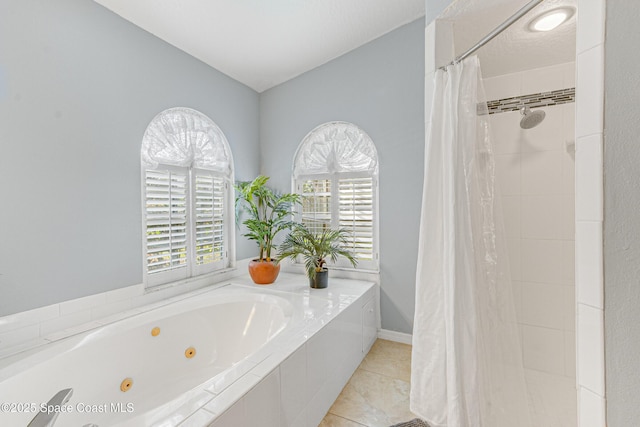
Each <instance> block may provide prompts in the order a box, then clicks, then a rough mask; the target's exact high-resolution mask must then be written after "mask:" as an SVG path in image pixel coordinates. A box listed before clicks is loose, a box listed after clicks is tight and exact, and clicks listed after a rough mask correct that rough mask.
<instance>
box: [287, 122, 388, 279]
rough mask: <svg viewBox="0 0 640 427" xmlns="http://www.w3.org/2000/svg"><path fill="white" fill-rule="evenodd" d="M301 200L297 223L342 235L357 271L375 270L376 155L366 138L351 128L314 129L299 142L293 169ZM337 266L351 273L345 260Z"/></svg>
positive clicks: (334, 124) (328, 125)
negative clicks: (346, 233)
mask: <svg viewBox="0 0 640 427" xmlns="http://www.w3.org/2000/svg"><path fill="white" fill-rule="evenodd" d="M293 182H294V191H295V192H297V193H298V194H300V195H301V196H302V204H301V206H300V207H299V208H298V211H297V220H298V221H299V222H301V223H302V224H304V225H305V226H306V227H307V228H309V229H310V230H312V231H313V232H320V231H322V230H324V229H326V228H332V229H337V228H342V229H345V230H347V232H348V234H349V238H348V239H347V246H348V247H347V249H349V250H350V251H351V252H353V253H354V254H355V255H356V258H357V259H358V266H357V267H356V268H357V269H363V270H374V271H377V270H378V268H379V267H378V241H377V238H378V237H377V236H378V222H377V221H378V218H377V215H378V213H377V195H378V156H377V152H376V149H375V145H374V144H373V141H372V140H371V138H369V136H368V135H367V134H366V133H365V132H364V131H363V130H362V129H360V128H358V127H357V126H356V125H354V124H352V123H346V122H331V123H325V124H324V125H321V126H318V127H317V128H316V129H314V130H313V131H311V132H310V133H309V134H308V135H307V136H306V137H305V139H304V140H303V141H302V143H301V144H300V146H299V147H298V151H297V152H296V156H295V159H294V164H293ZM337 266H338V267H344V268H353V267H352V266H351V264H349V262H348V261H347V260H345V259H340V260H339V261H338V262H337Z"/></svg>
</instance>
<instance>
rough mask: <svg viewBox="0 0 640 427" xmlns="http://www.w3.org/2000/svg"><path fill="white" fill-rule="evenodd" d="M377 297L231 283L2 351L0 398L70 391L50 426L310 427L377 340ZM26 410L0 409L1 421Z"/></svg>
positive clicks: (345, 290)
mask: <svg viewBox="0 0 640 427" xmlns="http://www.w3.org/2000/svg"><path fill="white" fill-rule="evenodd" d="M375 294H376V292H375V287H374V285H373V284H371V283H368V282H360V281H354V280H345V279H335V278H332V280H331V283H330V286H329V288H327V289H323V290H311V289H309V287H308V284H307V280H306V277H305V276H299V275H291V274H282V275H281V277H280V278H279V279H278V282H277V283H276V284H274V285H270V286H256V285H253V284H252V283H251V281H250V279H249V278H246V277H243V278H239V279H238V280H234V283H233V284H227V285H222V286H220V285H218V286H216V287H215V288H214V289H204V290H199V291H195V292H192V293H191V294H190V295H185V296H183V297H182V299H180V300H179V301H173V302H171V303H167V304H164V305H162V306H160V307H158V304H155V305H154V307H151V308H150V309H149V310H146V309H145V308H144V307H143V308H141V309H140V310H142V312H140V313H138V314H136V315H133V316H131V317H128V318H125V319H122V320H118V321H115V322H113V323H110V324H107V325H100V326H99V327H98V328H94V329H90V330H88V331H86V332H82V333H79V334H77V335H73V336H70V337H67V338H64V339H60V340H58V341H54V342H51V343H48V344H45V345H42V346H40V347H38V348H34V349H30V350H28V351H25V352H21V353H17V354H14V355H11V356H8V357H5V358H4V359H2V360H0V395H2V396H5V397H7V396H9V397H10V398H6V399H5V400H7V401H11V402H15V403H16V404H25V403H28V404H33V405H32V406H31V408H29V409H33V408H37V409H38V410H39V409H40V405H41V404H43V403H46V402H47V401H48V400H49V399H50V398H51V397H52V396H53V395H54V394H55V393H56V392H57V391H59V390H61V389H64V388H73V390H74V393H73V396H72V398H71V400H70V401H69V402H68V404H67V405H69V408H70V409H69V410H68V412H66V413H64V412H63V413H61V414H60V415H59V417H58V421H57V423H58V425H84V424H88V423H95V424H97V425H100V426H107V425H109V426H110V425H118V426H139V425H146V426H177V425H182V426H187V425H189V426H195V425H201V426H205V425H209V424H211V423H213V424H212V425H214V426H233V427H242V426H253V425H258V424H260V425H263V426H273V427H280V426H296V427H298V426H307V425H308V426H314V427H315V426H317V425H318V423H320V421H321V420H322V418H323V416H324V414H325V413H326V411H327V410H328V409H329V407H330V406H331V404H332V403H333V401H334V400H335V398H336V397H337V396H338V394H339V393H340V390H341V389H342V387H343V386H344V384H346V382H347V380H348V379H349V377H350V376H351V374H352V373H353V371H354V370H355V369H356V367H357V366H358V365H359V363H360V362H361V361H362V358H363V357H364V355H365V354H366V353H367V352H368V350H369V348H370V346H371V345H372V343H373V341H374V340H375V338H376V325H377V314H376V310H375V306H376V304H375ZM155 327H158V328H159V329H160V333H159V334H158V335H157V336H152V334H151V331H152V329H153V328H155ZM190 347H193V348H195V356H194V357H192V358H188V357H186V355H185V351H186V350H187V349H188V348H190ZM125 378H132V379H133V386H132V387H131V389H130V390H129V391H127V392H122V391H121V390H120V384H121V382H122V381H123V380H124V379H125ZM11 402H9V403H11ZM87 408H89V409H87ZM93 409H95V410H93ZM36 412H37V411H36ZM34 416H35V413H33V412H31V413H30V412H25V411H21V412H20V411H18V412H15V413H11V412H6V411H3V412H0V425H26V424H27V423H28V422H29V420H31V419H32V418H33V417H34Z"/></svg>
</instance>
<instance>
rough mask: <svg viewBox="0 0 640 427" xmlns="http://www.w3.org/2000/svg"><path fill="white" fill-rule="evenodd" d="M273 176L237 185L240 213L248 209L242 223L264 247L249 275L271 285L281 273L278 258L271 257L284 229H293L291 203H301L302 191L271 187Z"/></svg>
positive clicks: (238, 212)
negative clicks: (284, 191) (288, 190)
mask: <svg viewBox="0 0 640 427" xmlns="http://www.w3.org/2000/svg"><path fill="white" fill-rule="evenodd" d="M267 181H269V177H267V176H263V175H260V176H258V177H257V178H256V179H254V180H253V181H245V182H238V183H236V185H235V188H236V190H237V197H236V216H237V217H240V216H241V215H242V214H243V213H245V212H246V214H247V218H246V219H245V220H244V221H243V222H242V223H243V224H244V225H245V226H246V228H247V233H246V234H243V235H244V236H245V237H247V238H249V240H254V241H255V242H257V243H258V246H259V248H260V254H259V257H258V258H256V259H254V260H252V261H251V262H250V263H249V274H250V275H251V278H252V279H253V281H254V282H255V283H256V284H259V285H267V284H270V283H273V282H275V280H276V278H277V277H278V273H279V272H280V265H279V264H278V260H277V259H274V258H272V257H271V252H272V250H273V249H274V239H275V237H276V236H277V235H278V233H280V232H281V231H283V230H287V229H291V227H292V225H293V224H294V223H293V222H292V221H291V206H292V205H293V204H295V203H299V202H300V196H299V195H298V194H289V193H287V194H279V193H277V192H276V191H274V190H272V189H271V188H269V187H267V185H266V184H267Z"/></svg>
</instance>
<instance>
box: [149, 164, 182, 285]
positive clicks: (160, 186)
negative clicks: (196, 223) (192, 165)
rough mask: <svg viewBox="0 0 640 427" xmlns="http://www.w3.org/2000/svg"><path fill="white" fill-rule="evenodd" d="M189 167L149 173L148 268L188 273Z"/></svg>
mask: <svg viewBox="0 0 640 427" xmlns="http://www.w3.org/2000/svg"><path fill="white" fill-rule="evenodd" d="M187 182H188V170H187V169H186V168H172V169H159V170H147V171H146V173H145V190H146V191H145V194H146V198H145V219H146V226H147V230H146V236H147V245H146V247H147V254H146V256H147V272H148V273H149V274H155V273H160V272H167V271H171V270H174V271H175V272H176V274H174V275H172V277H178V278H179V277H186V275H187V268H186V267H187V217H188V212H187V194H188V187H187Z"/></svg>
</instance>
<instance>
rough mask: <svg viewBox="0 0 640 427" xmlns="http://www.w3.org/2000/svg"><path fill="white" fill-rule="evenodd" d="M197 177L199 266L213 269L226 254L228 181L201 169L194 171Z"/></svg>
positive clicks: (197, 255) (197, 250) (196, 232)
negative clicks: (225, 223) (226, 186)
mask: <svg viewBox="0 0 640 427" xmlns="http://www.w3.org/2000/svg"><path fill="white" fill-rule="evenodd" d="M194 181H195V183H194V199H195V209H194V216H195V218H194V223H195V254H196V257H195V261H196V265H197V266H207V268H206V269H207V270H210V269H211V267H213V266H214V265H215V264H216V263H220V262H222V261H223V260H224V259H225V258H226V250H227V249H226V247H225V237H226V236H225V227H224V212H225V197H224V196H225V190H226V188H225V182H224V179H223V178H221V177H218V176H215V175H213V174H212V173H209V172H207V171H201V170H196V171H195V180H194ZM200 269H202V268H200Z"/></svg>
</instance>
